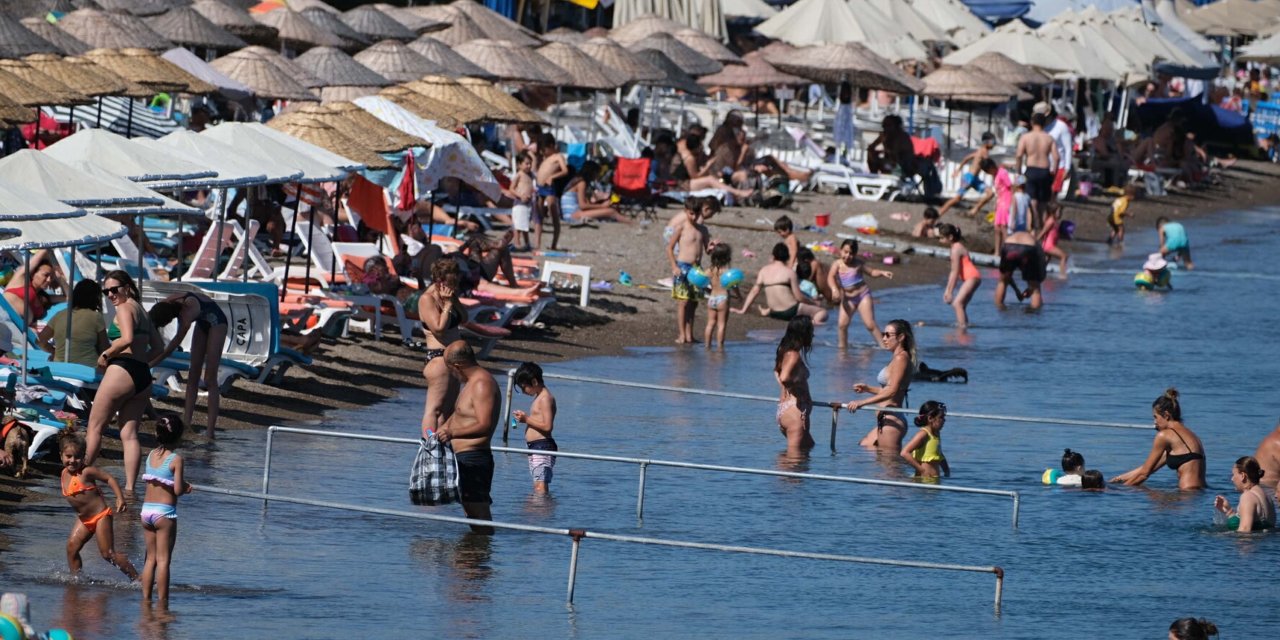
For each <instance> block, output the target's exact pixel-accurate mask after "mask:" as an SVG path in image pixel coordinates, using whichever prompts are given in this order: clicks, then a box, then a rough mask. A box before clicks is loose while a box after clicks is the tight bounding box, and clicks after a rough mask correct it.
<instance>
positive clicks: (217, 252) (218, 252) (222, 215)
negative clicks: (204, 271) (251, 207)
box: [213, 187, 288, 282]
mask: <svg viewBox="0 0 1280 640" xmlns="http://www.w3.org/2000/svg"><path fill="white" fill-rule="evenodd" d="M245 188H248V187H245ZM248 201H249V199H248V198H245V202H246V203H247V202H248ZM221 209H222V211H221V212H219V214H218V223H217V224H215V225H213V227H214V229H216V232H217V235H215V236H214V237H213V241H214V242H215V243H217V244H215V245H214V246H215V247H217V248H216V249H214V250H213V281H214V282H217V281H218V269H219V268H221V266H222V265H221V262H222V228H223V226H224V225H226V223H227V189H226V188H225V187H224V188H223V189H222V207H221ZM248 221H249V220H248V216H245V223H246V224H248ZM245 248H246V249H247V248H248V247H245ZM245 257H248V256H245ZM248 272H249V271H248V270H247V269H246V270H245V273H246V274H247V273H248ZM285 277H288V274H286V275H285Z"/></svg>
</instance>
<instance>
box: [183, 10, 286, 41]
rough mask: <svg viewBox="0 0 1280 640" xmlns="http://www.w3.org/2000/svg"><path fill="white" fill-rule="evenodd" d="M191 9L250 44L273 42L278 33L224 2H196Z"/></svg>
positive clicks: (273, 28)
mask: <svg viewBox="0 0 1280 640" xmlns="http://www.w3.org/2000/svg"><path fill="white" fill-rule="evenodd" d="M191 8H192V9H194V10H195V11H196V13H199V14H200V15H202V16H204V17H205V19H206V20H208V21H209V22H212V23H213V24H215V25H217V26H219V27H222V28H223V29H225V30H226V31H227V32H228V33H231V34H232V35H235V36H237V37H240V38H243V39H244V40H247V41H250V42H256V43H258V44H263V43H266V42H271V41H274V40H275V38H276V34H277V33H278V31H277V29H276V28H275V27H272V26H270V25H266V24H263V23H261V22H258V21H257V20H254V19H253V18H252V17H251V16H250V15H249V14H248V12H245V11H243V10H239V9H236V8H234V7H231V6H228V5H227V4H226V3H224V2H222V0H196V1H195V2H193V3H191Z"/></svg>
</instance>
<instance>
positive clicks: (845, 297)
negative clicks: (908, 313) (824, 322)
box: [827, 239, 893, 349]
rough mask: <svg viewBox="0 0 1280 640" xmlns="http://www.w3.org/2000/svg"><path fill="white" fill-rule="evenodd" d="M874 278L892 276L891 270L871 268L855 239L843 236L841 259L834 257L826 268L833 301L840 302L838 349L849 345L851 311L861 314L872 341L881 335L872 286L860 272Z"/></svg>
mask: <svg viewBox="0 0 1280 640" xmlns="http://www.w3.org/2000/svg"><path fill="white" fill-rule="evenodd" d="M864 273H865V274H867V275H868V276H871V277H873V278H889V279H893V272H892V271H884V270H882V269H872V268H870V267H868V266H867V265H866V263H865V262H863V261H862V259H861V258H859V257H858V241H857V240H852V239H850V240H845V241H844V242H843V243H841V244H840V259H839V260H836V262H835V264H834V265H832V267H831V270H830V271H829V272H827V284H828V285H830V287H831V291H832V292H833V293H834V294H835V297H836V303H837V304H838V305H839V306H840V323H839V326H840V334H839V336H840V338H839V346H840V348H841V349H845V348H848V346H849V323H850V322H852V321H853V314H855V313H857V314H858V315H859V316H861V317H862V324H863V325H864V326H866V328H867V332H868V333H870V334H871V340H872V343H877V342H878V341H879V339H880V325H879V324H877V323H876V312H875V302H874V300H872V298H871V287H869V286H867V283H866V281H864V280H863V274H864Z"/></svg>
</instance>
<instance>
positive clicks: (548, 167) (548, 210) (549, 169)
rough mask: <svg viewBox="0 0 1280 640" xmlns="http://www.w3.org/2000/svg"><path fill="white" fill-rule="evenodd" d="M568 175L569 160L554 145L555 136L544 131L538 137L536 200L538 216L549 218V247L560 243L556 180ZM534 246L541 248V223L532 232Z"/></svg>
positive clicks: (543, 218)
mask: <svg viewBox="0 0 1280 640" xmlns="http://www.w3.org/2000/svg"><path fill="white" fill-rule="evenodd" d="M568 175H569V160H568V159H567V158H565V157H564V154H563V153H560V151H559V149H558V148H557V147H556V138H555V136H553V135H551V134H549V133H544V134H542V136H541V137H540V138H539V139H538V202H537V206H538V207H540V209H538V210H539V211H540V212H541V214H540V216H539V217H540V218H541V219H542V220H543V221H544V222H545V221H546V220H547V219H548V218H550V219H551V249H552V250H553V251H554V250H557V249H559V248H560V247H559V245H560V193H559V191H560V188H562V187H563V185H558V184H556V181H558V180H561V179H562V178H566V177H568ZM533 243H534V244H535V245H537V246H536V247H535V248H537V249H539V250H540V249H542V225H541V224H539V225H538V228H537V229H535V230H534V232H533Z"/></svg>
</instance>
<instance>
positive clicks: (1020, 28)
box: [942, 21, 1071, 73]
mask: <svg viewBox="0 0 1280 640" xmlns="http://www.w3.org/2000/svg"><path fill="white" fill-rule="evenodd" d="M988 51H995V52H998V53H1002V54H1004V55H1006V56H1008V57H1009V58H1010V59H1012V60H1013V61H1014V62H1018V63H1020V64H1025V65H1027V66H1029V67H1035V68H1036V69H1040V70H1041V71H1046V72H1049V73H1060V72H1063V71H1070V70H1071V69H1070V66H1069V64H1068V63H1067V61H1065V60H1063V58H1062V55H1061V54H1059V53H1058V51H1056V50H1055V49H1054V48H1053V47H1051V46H1049V44H1048V43H1047V42H1045V40H1044V39H1043V38H1041V37H1040V34H1038V33H1036V32H1035V31H1033V30H1032V29H1031V27H1028V26H1026V25H1025V24H1023V23H1021V22H1017V21H1014V22H1010V23H1008V24H1005V25H1002V26H1001V27H1000V28H998V29H996V30H995V31H993V32H991V33H990V34H987V35H986V36H984V37H983V38H982V39H981V40H978V41H977V42H974V43H973V44H970V45H969V46H966V47H963V48H960V49H958V50H956V51H953V52H952V53H951V54H949V55H947V56H946V57H944V58H943V59H942V62H943V63H944V64H951V65H964V64H968V63H969V62H970V61H971V60H973V59H974V58H977V57H978V56H980V55H982V54H984V53H987V52H988Z"/></svg>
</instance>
